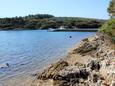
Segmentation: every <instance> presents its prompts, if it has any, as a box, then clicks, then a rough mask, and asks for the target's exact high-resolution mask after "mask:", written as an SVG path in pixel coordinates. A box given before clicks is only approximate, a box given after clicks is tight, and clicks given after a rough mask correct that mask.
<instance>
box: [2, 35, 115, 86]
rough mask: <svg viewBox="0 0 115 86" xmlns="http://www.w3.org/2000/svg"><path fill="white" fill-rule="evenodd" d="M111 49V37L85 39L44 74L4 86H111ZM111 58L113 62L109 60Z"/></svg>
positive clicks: (7, 83) (112, 54) (114, 54)
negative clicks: (105, 85)
mask: <svg viewBox="0 0 115 86" xmlns="http://www.w3.org/2000/svg"><path fill="white" fill-rule="evenodd" d="M106 38H107V39H106ZM105 45H107V46H105ZM104 46H105V47H104ZM110 46H111V43H110V39H109V37H104V36H103V35H100V34H96V35H95V36H91V37H88V38H85V39H83V40H82V41H81V42H80V43H79V44H76V45H75V46H73V47H72V48H71V49H70V50H68V54H67V56H65V57H63V58H62V59H60V60H57V61H55V62H53V64H50V65H48V66H47V67H45V69H42V70H43V71H42V70H41V71H40V72H39V73H36V74H33V75H31V77H23V79H21V78H22V77H20V76H19V77H17V78H13V79H11V80H9V81H7V82H5V85H4V86H74V85H79V86H87V84H89V86H93V85H95V86H100V85H104V84H107V85H108V86H110V85H111V84H112V83H113V82H114V77H112V76H111V77H110V76H109V77H108V75H107V74H108V71H109V75H111V74H112V72H114V71H113V68H114V62H113V61H115V58H114V56H115V51H114V50H112V49H111V47H110ZM113 46H114V44H113ZM108 56H109V57H111V59H109V58H107V57H108ZM99 57H100V58H99ZM107 61H110V62H111V64H110V66H105V64H106V62H107ZM91 62H94V63H91ZM100 65H101V66H100ZM111 66H112V67H113V68H112V69H111ZM111 71H112V72H111ZM81 73H82V75H81ZM93 75H96V76H95V77H94V76H93ZM27 76H30V75H27ZM75 76H76V77H75ZM113 76H115V75H114V74H113ZM71 80H72V81H71ZM76 80H77V81H76ZM12 81H13V82H14V84H13V85H12ZM23 81H24V82H23ZM99 81H101V82H99ZM17 82H18V83H17ZM19 82H20V84H19Z"/></svg>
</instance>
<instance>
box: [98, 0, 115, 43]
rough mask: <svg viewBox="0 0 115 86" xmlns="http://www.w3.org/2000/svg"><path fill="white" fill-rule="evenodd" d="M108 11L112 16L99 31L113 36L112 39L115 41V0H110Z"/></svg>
mask: <svg viewBox="0 0 115 86" xmlns="http://www.w3.org/2000/svg"><path fill="white" fill-rule="evenodd" d="M108 12H109V14H110V16H111V18H110V19H109V20H108V21H107V22H106V23H105V24H104V25H103V26H102V27H101V28H100V30H99V31H100V32H102V33H105V34H108V35H109V36H111V37H112V41H113V42H114V43H115V18H114V17H115V0H112V1H111V2H110V6H109V8H108Z"/></svg>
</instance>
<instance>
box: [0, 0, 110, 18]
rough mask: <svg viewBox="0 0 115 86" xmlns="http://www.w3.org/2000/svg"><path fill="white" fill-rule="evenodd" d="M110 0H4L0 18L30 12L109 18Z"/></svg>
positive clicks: (1, 4)
mask: <svg viewBox="0 0 115 86" xmlns="http://www.w3.org/2000/svg"><path fill="white" fill-rule="evenodd" d="M6 2H7V3H6ZM109 2H110V0H101V1H97V0H94V1H91V0H87V1H81V0H77V1H75V0H71V1H65V0H63V1H62V0H58V1H57V0H46V1H43V0H35V1H34V2H33V1H32V0H30V1H27V0H25V1H22V0H12V2H11V1H6V0H4V1H1V3H0V11H1V14H0V18H6V17H8V18H9V17H10V18H11V17H16V16H27V15H29V14H30V15H31V14H33V15H34V14H51V15H54V16H55V17H83V18H95V19H108V18H109V15H108V13H107V7H108V5H109ZM101 13H102V14H101ZM100 14H101V15H100Z"/></svg>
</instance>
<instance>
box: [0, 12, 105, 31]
mask: <svg viewBox="0 0 115 86" xmlns="http://www.w3.org/2000/svg"><path fill="white" fill-rule="evenodd" d="M105 21H106V20H102V19H92V18H79V17H55V16H53V15H49V14H36V15H28V16H24V17H12V18H0V30H13V29H19V30H21V29H48V28H59V27H60V26H66V27H68V28H98V27H101V26H102V24H103V23H104V22H105Z"/></svg>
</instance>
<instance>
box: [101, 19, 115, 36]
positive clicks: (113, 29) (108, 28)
mask: <svg viewBox="0 0 115 86" xmlns="http://www.w3.org/2000/svg"><path fill="white" fill-rule="evenodd" d="M99 32H102V33H105V34H108V35H110V36H112V37H115V19H110V20H108V21H107V22H106V23H105V24H104V25H103V26H102V27H101V28H100V29H99Z"/></svg>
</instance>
